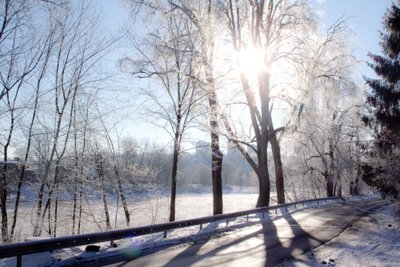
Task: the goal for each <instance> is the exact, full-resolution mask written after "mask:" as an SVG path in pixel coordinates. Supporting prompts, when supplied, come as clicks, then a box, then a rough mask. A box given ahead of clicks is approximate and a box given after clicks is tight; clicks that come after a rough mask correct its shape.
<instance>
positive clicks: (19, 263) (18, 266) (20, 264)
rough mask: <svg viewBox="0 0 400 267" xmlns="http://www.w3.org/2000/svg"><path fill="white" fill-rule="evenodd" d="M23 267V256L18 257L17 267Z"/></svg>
mask: <svg viewBox="0 0 400 267" xmlns="http://www.w3.org/2000/svg"><path fill="white" fill-rule="evenodd" d="M21 266H22V255H18V256H17V267H21Z"/></svg>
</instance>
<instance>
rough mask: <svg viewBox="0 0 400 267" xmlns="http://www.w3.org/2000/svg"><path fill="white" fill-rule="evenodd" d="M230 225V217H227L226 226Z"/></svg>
mask: <svg viewBox="0 0 400 267" xmlns="http://www.w3.org/2000/svg"><path fill="white" fill-rule="evenodd" d="M228 225H229V219H226V227H228Z"/></svg>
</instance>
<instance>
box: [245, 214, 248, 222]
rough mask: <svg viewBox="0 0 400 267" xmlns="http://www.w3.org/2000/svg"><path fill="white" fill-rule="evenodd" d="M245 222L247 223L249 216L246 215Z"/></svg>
mask: <svg viewBox="0 0 400 267" xmlns="http://www.w3.org/2000/svg"><path fill="white" fill-rule="evenodd" d="M246 222H249V214H247V215H246Z"/></svg>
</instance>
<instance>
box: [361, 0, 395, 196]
mask: <svg viewBox="0 0 400 267" xmlns="http://www.w3.org/2000/svg"><path fill="white" fill-rule="evenodd" d="M383 26H384V30H385V31H386V32H385V33H381V40H382V41H381V42H380V45H381V47H382V52H383V56H380V55H376V54H371V53H370V54H369V57H370V58H371V60H372V63H369V64H368V65H369V66H370V67H371V68H372V69H373V70H374V71H375V73H376V74H377V76H379V79H370V78H365V80H366V82H367V84H368V85H369V87H370V89H371V90H370V91H369V92H367V105H369V107H370V109H369V113H368V114H367V115H365V116H364V117H363V120H364V122H365V123H366V124H367V125H368V126H370V127H371V128H373V129H374V131H375V140H374V143H373V147H372V149H371V150H370V151H369V153H368V155H367V157H366V161H364V162H363V163H362V166H361V167H362V170H363V173H362V178H363V179H364V180H365V181H366V182H367V184H369V185H371V186H375V187H376V188H377V189H378V190H379V191H381V192H382V193H383V194H384V195H387V194H389V195H392V196H395V197H396V196H397V195H398V194H399V192H400V166H399V165H400V56H399V55H400V0H398V2H397V4H394V3H393V4H392V6H391V7H390V8H389V9H388V10H387V12H386V14H385V16H384V18H383Z"/></svg>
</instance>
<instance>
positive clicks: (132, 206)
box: [9, 193, 257, 241]
mask: <svg viewBox="0 0 400 267" xmlns="http://www.w3.org/2000/svg"><path fill="white" fill-rule="evenodd" d="M223 201H224V213H228V212H234V211H240V210H246V209H252V208H254V207H255V205H256V202H257V194H253V193H231V194H224V196H223ZM35 205H36V203H34V202H24V203H22V205H21V207H20V210H19V220H18V223H17V231H16V233H17V235H16V240H17V241H24V240H27V239H32V238H31V235H32V232H33V230H32V229H33V228H32V227H33V221H32V220H31V219H26V218H34V212H35ZM117 205H118V210H117V208H116V207H117ZM128 206H129V210H130V216H131V224H130V227H137V226H144V225H150V224H155V223H165V222H168V218H169V198H167V197H163V196H142V197H140V198H136V199H134V200H130V201H129V202H128ZM108 208H109V213H110V220H111V225H112V227H113V229H121V228H126V227H127V225H126V220H125V216H124V211H123V208H122V205H121V203H117V200H116V199H114V200H112V199H109V204H108ZM72 209H73V205H72V202H60V203H59V214H60V215H59V218H58V223H57V236H66V235H70V234H71V232H72ZM11 211H12V209H11V208H10V210H9V212H11ZM209 215H212V195H211V194H191V195H178V196H177V200H176V220H184V219H190V218H198V217H204V216H209ZM46 221H47V220H46ZM44 228H46V227H44ZM81 229H82V231H81V233H90V232H99V231H104V230H105V215H104V206H103V204H102V201H101V200H100V199H99V200H89V201H88V202H86V203H84V212H83V219H82V226H81ZM45 230H46V229H44V232H43V236H44V237H46V236H47V233H46V232H45Z"/></svg>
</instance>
